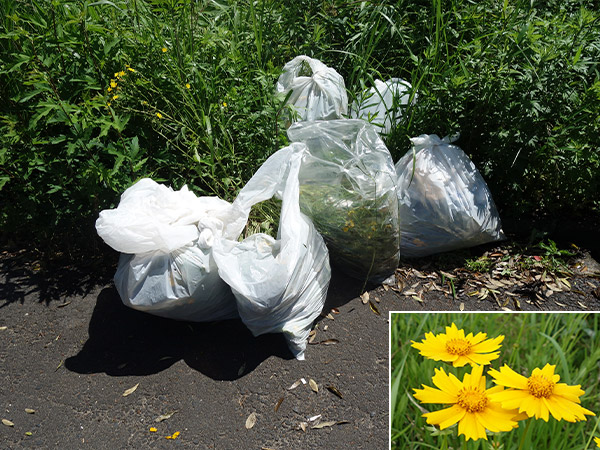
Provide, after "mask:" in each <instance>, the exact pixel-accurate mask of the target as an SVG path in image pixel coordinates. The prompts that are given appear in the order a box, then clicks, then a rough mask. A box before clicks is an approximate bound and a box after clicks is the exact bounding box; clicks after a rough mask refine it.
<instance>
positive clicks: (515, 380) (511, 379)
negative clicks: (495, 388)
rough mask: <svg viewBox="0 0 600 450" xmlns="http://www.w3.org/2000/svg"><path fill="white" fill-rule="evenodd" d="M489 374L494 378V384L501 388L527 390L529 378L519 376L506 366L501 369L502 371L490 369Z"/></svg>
mask: <svg viewBox="0 0 600 450" xmlns="http://www.w3.org/2000/svg"><path fill="white" fill-rule="evenodd" d="M488 374H489V375H490V376H491V377H493V378H494V382H495V383H496V384H499V385H500V386H505V387H512V388H517V389H527V378H525V377H524V376H523V375H520V374H518V373H517V372H515V371H514V370H512V369H511V368H510V367H508V366H507V365H506V364H505V365H503V366H502V367H500V371H498V370H495V369H490V370H489V371H488Z"/></svg>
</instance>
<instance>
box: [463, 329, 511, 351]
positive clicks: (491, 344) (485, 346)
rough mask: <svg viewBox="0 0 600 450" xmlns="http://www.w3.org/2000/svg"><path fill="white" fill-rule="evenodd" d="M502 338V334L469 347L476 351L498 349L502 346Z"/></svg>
mask: <svg viewBox="0 0 600 450" xmlns="http://www.w3.org/2000/svg"><path fill="white" fill-rule="evenodd" d="M479 334H482V333H479ZM477 336H479V335H477ZM477 336H475V338H477ZM503 340H504V336H502V335H500V336H498V337H497V338H494V339H488V340H487V341H483V342H480V343H478V344H476V345H473V347H471V350H472V351H473V352H477V353H488V352H493V351H495V350H498V349H499V348H500V347H501V346H502V344H501V343H502V341H503Z"/></svg>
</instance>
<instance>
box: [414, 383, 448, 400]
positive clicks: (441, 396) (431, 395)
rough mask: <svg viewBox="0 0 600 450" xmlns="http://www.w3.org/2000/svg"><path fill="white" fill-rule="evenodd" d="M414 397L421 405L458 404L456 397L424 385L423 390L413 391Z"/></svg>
mask: <svg viewBox="0 0 600 450" xmlns="http://www.w3.org/2000/svg"><path fill="white" fill-rule="evenodd" d="M413 391H414V392H415V393H414V397H415V398H416V399H417V400H419V401H420V402H421V403H456V399H457V397H456V395H450V394H448V393H446V392H443V391H440V390H439V389H434V388H432V387H429V386H425V385H423V389H413Z"/></svg>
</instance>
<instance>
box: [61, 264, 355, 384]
mask: <svg viewBox="0 0 600 450" xmlns="http://www.w3.org/2000/svg"><path fill="white" fill-rule="evenodd" d="M363 284H364V283H362V282H359V281H356V280H354V279H351V278H347V277H345V276H343V275H337V274H335V275H334V277H333V278H332V280H331V283H330V285H329V293H328V296H327V301H326V303H325V307H324V308H323V315H326V314H327V313H328V312H329V311H330V310H331V308H335V307H338V306H341V305H343V304H345V303H347V302H348V301H350V300H352V299H353V298H355V297H356V296H357V295H358V293H360V292H359V291H360V289H361V288H362V286H363ZM321 318H322V317H321ZM270 356H276V357H278V358H282V359H293V355H292V354H291V352H290V351H289V349H288V347H287V343H286V342H285V338H284V336H283V334H281V333H277V334H265V335H262V336H258V337H254V336H252V333H250V331H249V330H248V329H247V328H246V326H245V325H244V324H243V323H242V321H241V320H239V319H235V320H224V321H219V322H206V323H194V322H180V321H176V320H171V319H165V318H162V317H157V316H153V315H151V314H148V313H144V312H140V311H135V310H133V309H131V308H128V307H126V306H125V305H123V303H122V302H121V299H120V298H119V294H118V293H117V291H116V289H115V288H114V287H110V288H105V289H103V290H102V291H101V292H100V294H99V295H98V299H97V301H96V306H95V308H94V312H93V313H92V317H91V319H90V324H89V338H88V340H87V342H86V343H85V344H84V346H83V348H82V349H81V350H80V352H79V353H78V354H77V355H75V356H72V357H70V358H68V359H67V360H66V361H65V367H66V368H67V369H69V370H71V371H73V372H77V373H106V374H107V375H111V376H129V375H150V374H155V373H159V372H161V371H163V370H165V369H168V368H169V367H171V366H172V365H173V364H175V363H176V362H178V361H180V360H184V361H185V363H186V364H187V365H188V366H189V367H191V368H193V369H195V370H197V371H199V372H201V373H203V374H204V375H206V376H208V377H210V378H212V379H214V380H235V379H237V378H240V377H242V376H244V375H245V374H247V373H249V372H251V371H252V370H254V369H255V368H256V367H257V366H258V365H260V364H261V363H262V362H263V361H264V360H266V359H267V358H269V357H270Z"/></svg>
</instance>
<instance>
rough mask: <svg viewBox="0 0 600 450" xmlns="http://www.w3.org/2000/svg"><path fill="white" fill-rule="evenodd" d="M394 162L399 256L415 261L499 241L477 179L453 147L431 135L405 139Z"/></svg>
mask: <svg viewBox="0 0 600 450" xmlns="http://www.w3.org/2000/svg"><path fill="white" fill-rule="evenodd" d="M411 140H412V142H413V145H414V157H413V152H412V151H409V152H407V153H406V154H405V155H404V156H403V157H402V158H401V159H400V160H399V161H398V162H397V163H396V171H397V174H398V199H399V213H400V231H401V245H400V248H401V254H402V257H403V258H404V257H407V258H411V257H421V256H427V255H431V254H434V253H439V252H445V251H450V250H456V249H459V248H465V247H471V246H475V245H479V244H484V243H487V242H492V241H497V240H501V239H504V233H503V232H502V224H501V222H500V216H499V214H498V211H497V209H496V206H495V204H494V200H493V199H492V195H491V193H490V190H489V188H488V187H487V184H486V183H485V181H484V179H483V177H482V176H481V174H480V173H479V171H478V170H477V168H476V167H475V165H474V164H473V162H472V161H471V160H470V159H469V157H468V156H467V155H466V154H465V153H464V152H463V151H462V150H461V149H460V148H459V147H457V146H455V145H451V144H450V140H449V139H448V138H445V139H443V140H442V139H440V138H439V137H438V136H436V135H435V134H432V135H425V134H424V135H421V136H419V137H416V138H413V139H411Z"/></svg>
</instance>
